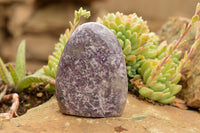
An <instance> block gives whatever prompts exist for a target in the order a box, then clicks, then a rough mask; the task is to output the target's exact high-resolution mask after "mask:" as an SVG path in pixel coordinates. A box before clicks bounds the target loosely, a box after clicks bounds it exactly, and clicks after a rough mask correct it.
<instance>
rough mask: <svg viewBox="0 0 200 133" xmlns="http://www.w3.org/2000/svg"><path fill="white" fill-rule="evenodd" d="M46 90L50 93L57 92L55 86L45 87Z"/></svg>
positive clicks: (48, 85)
mask: <svg viewBox="0 0 200 133" xmlns="http://www.w3.org/2000/svg"><path fill="white" fill-rule="evenodd" d="M45 90H46V91H48V92H55V85H50V84H47V85H46V86H45Z"/></svg>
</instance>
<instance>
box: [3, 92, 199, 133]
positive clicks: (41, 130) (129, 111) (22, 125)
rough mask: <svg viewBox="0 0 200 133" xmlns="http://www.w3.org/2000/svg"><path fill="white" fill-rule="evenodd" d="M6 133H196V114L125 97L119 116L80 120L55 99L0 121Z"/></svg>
mask: <svg viewBox="0 0 200 133" xmlns="http://www.w3.org/2000/svg"><path fill="white" fill-rule="evenodd" d="M0 132H6V133H13V132H14V133H15V132H16V133H17V132H20V133H36V132H37V133H46V132H49V133H50V132H51V133H64V132H65V133H199V132H200V114H199V113H198V112H197V111H192V110H181V109H179V108H176V107H173V106H169V105H163V106H160V105H158V104H155V105H153V104H151V103H148V102H146V101H143V100H140V99H138V98H137V97H136V96H134V95H132V94H130V93H129V94H128V98H127V101H126V106H125V110H124V112H123V114H122V116H121V117H109V118H98V119H94V118H83V117H76V116H69V115H63V114H62V113H61V112H60V110H59V107H58V105H57V101H56V98H55V96H53V97H52V98H51V99H50V100H49V101H47V102H46V103H44V104H42V105H40V106H38V107H35V108H32V109H30V110H28V112H27V113H26V114H25V115H22V116H20V117H17V118H13V119H11V120H9V121H1V128H0Z"/></svg>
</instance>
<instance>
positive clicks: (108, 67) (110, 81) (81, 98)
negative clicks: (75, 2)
mask: <svg viewBox="0 0 200 133" xmlns="http://www.w3.org/2000/svg"><path fill="white" fill-rule="evenodd" d="M127 92H128V82H127V74H126V66H125V60H124V57H123V53H122V49H121V46H120V44H119V42H118V40H117V38H116V36H115V35H114V34H113V33H112V31H110V30H109V29H108V28H107V27H105V26H103V25H101V24H98V23H95V22H89V23H85V24H83V25H81V26H79V27H78V28H77V29H76V30H75V31H74V32H73V34H72V35H71V37H70V38H69V40H68V42H67V44H66V46H65V48H64V51H63V53H62V56H61V59H60V62H59V65H58V70H57V76H56V98H57V101H58V104H59V107H60V110H61V112H62V113H64V114H70V115H76V116H83V117H111V116H120V115H121V114H122V112H123V110H124V107H125V103H126V98H127Z"/></svg>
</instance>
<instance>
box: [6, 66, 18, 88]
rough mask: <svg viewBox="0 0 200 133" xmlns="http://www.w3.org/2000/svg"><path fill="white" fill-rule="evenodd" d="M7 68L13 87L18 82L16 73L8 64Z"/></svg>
mask: <svg viewBox="0 0 200 133" xmlns="http://www.w3.org/2000/svg"><path fill="white" fill-rule="evenodd" d="M8 68H9V71H10V74H11V76H12V79H13V81H14V83H15V86H16V85H17V83H18V81H19V79H18V76H17V73H16V71H15V69H14V67H13V66H12V65H10V64H9V65H8Z"/></svg>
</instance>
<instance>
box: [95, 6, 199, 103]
mask: <svg viewBox="0 0 200 133" xmlns="http://www.w3.org/2000/svg"><path fill="white" fill-rule="evenodd" d="M199 14H200V4H199V3H198V4H197V8H196V13H195V15H194V16H193V18H192V20H191V23H190V24H189V25H188V27H187V28H186V27H184V28H183V30H182V34H181V36H180V39H179V40H178V41H176V40H175V41H174V42H173V43H171V44H169V45H168V44H167V43H166V42H162V43H161V44H159V39H158V37H157V36H156V35H155V34H154V33H152V32H149V29H148V27H147V25H146V22H144V21H143V20H142V18H139V17H137V15H136V14H132V15H128V16H127V15H123V14H122V13H119V12H117V13H116V14H113V13H112V14H108V15H107V16H104V17H103V19H100V18H98V20H97V22H99V23H102V24H104V25H105V26H107V27H108V28H110V29H111V30H112V31H113V33H114V34H115V35H116V36H117V38H118V40H119V42H120V44H121V47H122V49H123V53H124V57H125V61H126V66H127V73H128V77H129V78H130V79H131V83H132V84H134V88H135V89H136V90H137V91H138V92H139V94H140V95H142V96H144V97H146V98H149V99H152V100H155V101H158V102H160V103H163V104H169V103H171V102H172V101H173V100H174V99H175V95H176V94H177V93H178V92H179V91H180V90H181V88H182V86H181V85H178V82H179V81H180V79H181V70H182V69H183V68H184V67H185V66H187V64H188V63H189V57H190V55H191V54H192V52H193V51H194V50H195V48H196V47H197V45H198V44H199V43H200V34H197V37H196V41H195V43H194V44H193V45H192V47H191V50H190V52H189V54H188V53H187V52H186V53H185V55H184V58H183V59H180V57H181V54H182V52H181V51H179V50H178V49H177V48H178V47H180V46H181V45H183V44H184V43H185V41H183V38H184V36H185V35H186V34H187V32H188V31H189V29H190V28H191V26H192V25H193V24H194V23H195V22H196V21H197V20H198V18H199Z"/></svg>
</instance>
